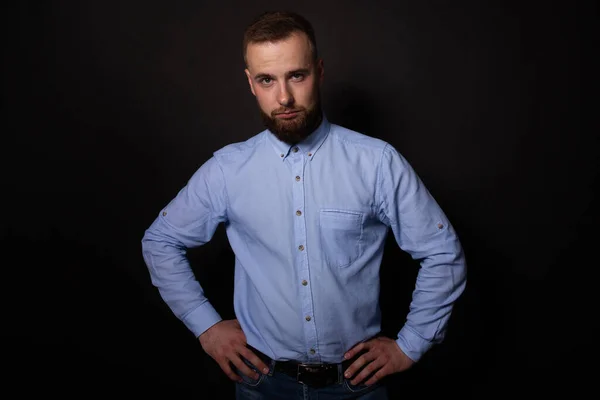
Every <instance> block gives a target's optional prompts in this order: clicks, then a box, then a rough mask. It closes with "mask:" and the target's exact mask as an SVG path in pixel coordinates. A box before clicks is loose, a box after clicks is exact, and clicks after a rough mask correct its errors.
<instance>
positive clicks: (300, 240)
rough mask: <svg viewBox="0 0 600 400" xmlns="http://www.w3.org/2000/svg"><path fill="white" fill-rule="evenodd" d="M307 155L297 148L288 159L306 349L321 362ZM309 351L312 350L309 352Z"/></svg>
mask: <svg viewBox="0 0 600 400" xmlns="http://www.w3.org/2000/svg"><path fill="white" fill-rule="evenodd" d="M304 158H305V155H304V154H303V153H302V152H301V151H298V149H297V147H293V148H292V152H291V154H290V156H289V157H288V160H290V163H291V167H292V176H293V177H294V178H293V179H294V184H293V185H292V187H293V205H292V206H293V208H292V209H293V210H294V211H293V212H294V215H293V218H294V233H295V238H296V258H295V259H296V263H295V265H296V274H297V279H298V282H300V283H301V285H302V290H301V291H300V301H301V308H302V315H303V318H304V321H303V326H304V337H305V338H306V343H305V346H306V349H307V350H308V356H309V359H310V360H311V361H320V360H319V359H320V356H319V355H318V354H317V352H316V350H315V349H316V348H317V332H316V326H315V322H314V318H313V316H314V311H313V302H312V293H311V289H310V286H309V285H308V282H309V280H310V271H309V264H308V252H309V251H310V249H309V248H307V246H306V221H305V218H304V216H305V210H306V208H305V204H304V185H305V184H306V183H305V181H304V169H305V168H306V167H305V160H304ZM309 349H312V351H311V350H309Z"/></svg>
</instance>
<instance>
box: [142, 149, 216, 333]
mask: <svg viewBox="0 0 600 400" xmlns="http://www.w3.org/2000/svg"><path fill="white" fill-rule="evenodd" d="M226 211H227V194H226V189H225V183H224V178H223V173H222V171H221V169H220V167H219V165H218V164H217V161H216V160H215V159H214V158H211V159H209V160H208V161H207V162H206V163H204V164H203V165H202V166H201V167H200V168H199V169H198V171H196V173H195V174H194V175H193V176H192V177H191V178H190V180H189V181H188V183H187V185H186V186H185V187H184V188H183V189H181V190H180V191H179V193H178V194H177V195H176V196H175V198H174V199H172V200H171V202H169V204H167V206H166V207H164V208H163V209H162V210H161V211H160V214H159V215H158V217H157V218H156V219H155V220H154V222H153V223H152V224H151V226H150V227H149V228H148V229H147V230H146V232H145V233H144V236H143V238H142V254H143V257H144V261H145V263H146V265H147V267H148V270H149V272H150V277H151V280H152V284H153V285H155V286H156V287H157V288H158V290H159V293H160V295H161V296H162V298H163V300H164V301H165V303H166V304H167V305H168V306H169V308H170V309H171V310H172V311H173V313H174V314H175V315H176V316H177V318H179V319H180V320H181V321H182V322H183V323H184V324H185V326H186V327H187V328H188V329H189V330H190V331H191V332H192V333H193V334H194V335H195V336H196V337H198V336H200V334H202V333H204V332H205V331H206V330H207V329H208V328H210V327H211V326H213V325H214V324H216V323H217V322H219V321H221V317H220V316H219V314H218V313H217V312H216V310H215V309H214V308H213V307H212V305H211V304H210V303H209V301H208V300H207V298H206V297H205V295H204V291H203V289H202V287H201V286H200V283H199V282H198V281H197V280H196V278H195V276H194V273H193V271H192V269H191V268H190V264H189V261H188V259H187V257H186V249H187V248H192V247H196V246H201V245H203V244H205V243H207V242H208V241H209V240H210V239H211V238H212V236H213V234H214V232H215V230H216V228H217V226H218V224H219V223H221V222H224V221H226V219H227V212H226Z"/></svg>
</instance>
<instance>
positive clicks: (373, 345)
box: [344, 337, 414, 386]
mask: <svg viewBox="0 0 600 400" xmlns="http://www.w3.org/2000/svg"><path fill="white" fill-rule="evenodd" d="M361 351H364V352H365V353H364V354H362V355H361V356H360V357H358V358H357V359H356V361H354V362H353V363H352V365H350V366H349V367H348V369H347V370H346V372H345V373H344V376H345V377H346V378H352V377H353V376H354V374H355V373H356V372H357V371H359V370H360V369H361V368H362V367H363V366H365V365H366V366H365V367H364V368H363V369H362V371H360V373H359V374H358V375H356V376H354V377H353V379H352V380H351V381H350V383H351V384H352V385H358V384H359V383H361V382H363V381H364V380H365V379H366V378H367V377H368V376H369V375H371V377H370V378H369V380H367V381H366V382H365V385H368V386H370V385H372V384H374V383H375V382H377V381H379V380H380V379H382V378H383V377H384V376H386V375H390V374H393V373H396V372H402V371H405V370H407V369H409V368H410V367H412V365H413V364H414V361H413V360H411V359H410V358H408V356H407V355H406V354H404V352H403V351H402V350H401V349H400V347H399V346H398V344H397V343H396V342H395V341H394V340H392V339H390V338H387V337H376V338H374V339H371V340H368V341H366V342H362V343H359V344H357V345H356V346H354V347H353V348H352V349H350V350H349V351H348V352H347V353H346V354H345V355H344V357H345V358H346V359H351V358H352V357H354V356H355V355H356V354H358V353H360V352H361Z"/></svg>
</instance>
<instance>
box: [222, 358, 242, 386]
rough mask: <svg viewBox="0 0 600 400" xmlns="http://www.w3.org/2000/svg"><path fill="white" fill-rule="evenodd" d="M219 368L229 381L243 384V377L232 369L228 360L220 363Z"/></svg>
mask: <svg viewBox="0 0 600 400" xmlns="http://www.w3.org/2000/svg"><path fill="white" fill-rule="evenodd" d="M219 366H220V367H221V369H222V370H223V372H225V375H227V377H228V378H229V379H231V380H232V381H235V382H242V377H241V376H239V375H238V374H236V373H235V371H234V370H233V368H231V364H230V363H229V362H228V361H227V360H225V361H223V362H220V363H219Z"/></svg>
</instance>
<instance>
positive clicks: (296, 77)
mask: <svg viewBox="0 0 600 400" xmlns="http://www.w3.org/2000/svg"><path fill="white" fill-rule="evenodd" d="M303 79H304V74H302V73H299V72H297V73H295V74H292V80H294V81H301V80H303Z"/></svg>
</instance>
